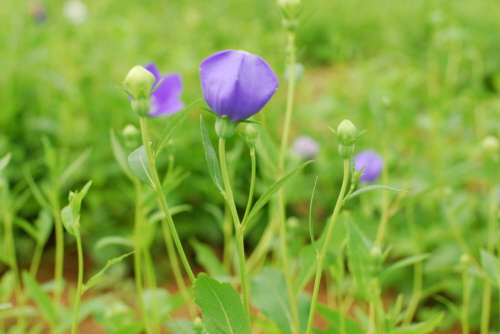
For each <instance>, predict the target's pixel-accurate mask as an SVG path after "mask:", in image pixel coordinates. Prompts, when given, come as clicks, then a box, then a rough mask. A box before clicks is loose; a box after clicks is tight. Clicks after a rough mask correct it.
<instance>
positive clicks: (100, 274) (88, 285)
mask: <svg viewBox="0 0 500 334" xmlns="http://www.w3.org/2000/svg"><path fill="white" fill-rule="evenodd" d="M134 252H135V251H134ZM134 252H130V253H127V254H123V255H122V256H120V257H117V258H114V259H112V260H108V262H107V263H106V266H105V267H104V268H102V269H101V271H99V272H98V273H97V274H95V275H94V276H92V277H91V278H90V279H89V280H88V281H87V283H85V284H84V285H83V287H82V295H83V294H84V292H85V291H87V290H88V289H90V288H91V287H93V286H94V285H96V284H97V283H99V281H100V280H102V278H103V277H104V273H105V272H106V270H107V269H108V268H109V267H111V266H112V265H113V264H115V263H117V262H120V261H121V260H123V259H124V258H126V257H127V256H130V255H132V254H134Z"/></svg>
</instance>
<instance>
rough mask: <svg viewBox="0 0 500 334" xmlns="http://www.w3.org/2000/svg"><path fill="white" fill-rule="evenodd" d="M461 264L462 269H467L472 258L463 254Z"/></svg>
mask: <svg viewBox="0 0 500 334" xmlns="http://www.w3.org/2000/svg"><path fill="white" fill-rule="evenodd" d="M460 264H461V265H462V268H464V269H465V268H467V267H469V264H470V257H469V255H467V254H462V255H461V256H460Z"/></svg>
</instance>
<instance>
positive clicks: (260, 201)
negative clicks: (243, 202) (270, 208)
mask: <svg viewBox="0 0 500 334" xmlns="http://www.w3.org/2000/svg"><path fill="white" fill-rule="evenodd" d="M312 162H313V161H312V160H310V161H307V162H305V163H303V164H302V165H300V166H299V167H297V168H296V169H294V170H293V171H291V172H290V173H288V174H286V175H285V176H284V177H283V178H281V179H279V180H278V181H276V182H275V183H273V184H272V185H271V186H270V187H269V188H268V189H267V190H266V192H265V193H263V194H262V196H260V198H259V199H258V200H257V202H255V204H254V206H253V208H252V210H250V212H249V213H248V219H247V220H246V221H247V222H248V221H249V220H251V219H252V217H253V216H254V215H255V214H256V213H257V212H258V211H259V210H260V209H261V208H262V207H263V206H264V205H266V203H267V202H268V201H269V200H270V199H271V197H272V196H273V195H274V194H276V192H277V191H278V190H280V188H281V187H283V185H285V183H287V182H288V181H289V180H290V179H291V178H292V177H294V176H295V174H297V173H298V172H299V171H300V170H301V169H302V168H304V167H305V166H307V165H309V164H310V163H312Z"/></svg>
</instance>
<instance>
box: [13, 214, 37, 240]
mask: <svg viewBox="0 0 500 334" xmlns="http://www.w3.org/2000/svg"><path fill="white" fill-rule="evenodd" d="M14 224H15V225H16V226H18V227H20V228H21V229H22V230H23V231H24V232H26V233H27V234H28V235H29V236H30V237H32V238H33V239H35V240H38V231H37V230H36V228H34V227H33V225H32V224H30V223H29V222H28V221H26V220H24V219H22V218H18V217H16V218H14Z"/></svg>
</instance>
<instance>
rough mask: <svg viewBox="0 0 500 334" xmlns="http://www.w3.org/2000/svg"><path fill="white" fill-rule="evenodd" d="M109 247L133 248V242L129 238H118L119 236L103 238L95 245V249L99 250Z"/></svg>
mask: <svg viewBox="0 0 500 334" xmlns="http://www.w3.org/2000/svg"><path fill="white" fill-rule="evenodd" d="M109 245H120V246H129V247H134V241H133V240H131V239H130V238H125V237H120V236H110V237H104V238H102V239H100V240H99V241H98V242H97V243H96V244H95V249H96V250H99V249H101V248H103V247H106V246H109Z"/></svg>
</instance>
